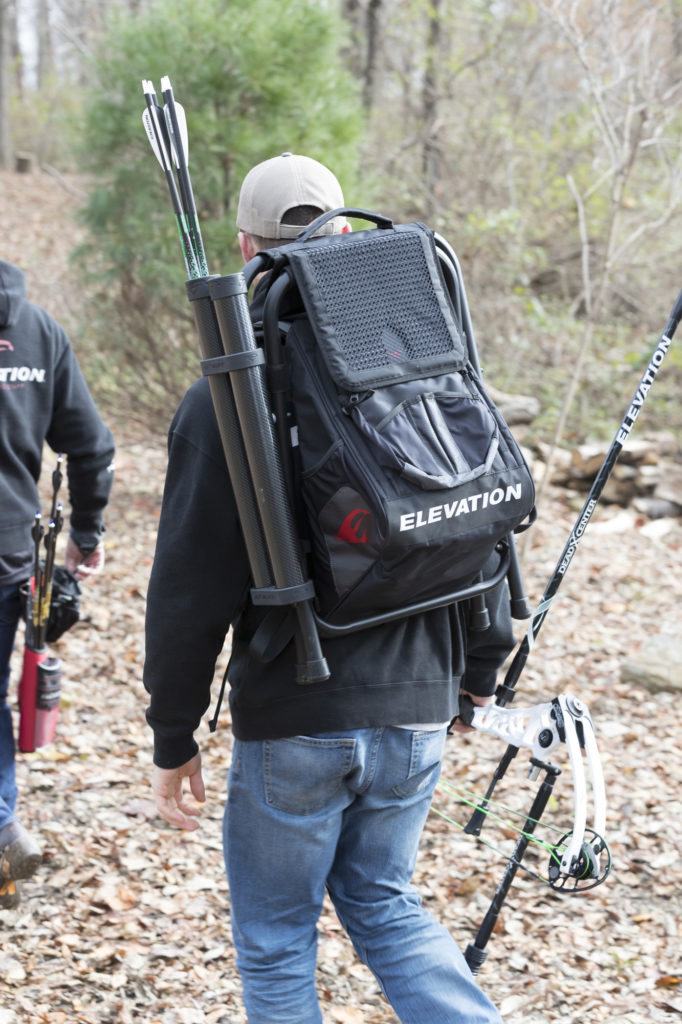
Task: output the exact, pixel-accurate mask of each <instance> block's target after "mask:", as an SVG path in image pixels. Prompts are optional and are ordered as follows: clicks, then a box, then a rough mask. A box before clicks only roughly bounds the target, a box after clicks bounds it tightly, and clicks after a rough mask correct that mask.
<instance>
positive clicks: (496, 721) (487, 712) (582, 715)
mask: <svg viewBox="0 0 682 1024" xmlns="http://www.w3.org/2000/svg"><path fill="white" fill-rule="evenodd" d="M471 708H473V710H472V709H471ZM471 708H466V709H463V712H464V713H463V717H464V718H465V720H467V721H468V722H469V724H471V725H473V727H474V728H475V729H477V730H478V731H479V732H484V733H488V734H489V735H492V736H496V737H498V739H501V740H504V741H505V742H506V743H508V744H509V745H511V746H513V747H516V748H519V749H527V750H530V752H531V769H530V771H529V773H528V774H529V777H531V778H535V777H537V775H538V772H539V768H538V766H537V764H533V763H532V762H533V761H536V762H544V761H546V759H547V757H548V755H549V754H551V753H552V752H553V751H554V750H556V749H557V748H558V747H560V746H561V744H565V745H566V748H567V750H568V756H569V760H570V764H571V773H572V778H573V795H574V812H573V830H572V832H571V833H570V842H569V843H568V845H567V847H566V849H565V851H564V852H563V856H562V858H561V864H560V865H559V868H558V871H559V875H560V876H563V877H564V878H566V879H568V878H576V877H577V875H578V873H579V872H580V873H582V872H583V870H584V864H585V858H586V857H587V859H588V861H589V866H588V870H589V872H590V874H591V875H593V876H595V877H598V876H599V854H600V853H601V851H602V849H603V848H604V847H605V843H604V840H603V838H602V837H603V833H604V827H605V822H606V795H605V789H604V775H603V772H602V768H601V760H600V757H599V749H598V747H597V740H596V737H595V734H594V726H593V723H592V718H591V716H590V713H589V711H588V709H587V707H586V705H585V704H584V703H583V702H582V701H580V700H578V698H577V697H574V696H573V695H572V694H569V693H562V694H559V696H558V697H555V698H554V700H552V701H549V702H547V703H544V704H536V705H534V706H533V707H530V708H510V707H503V706H500V705H497V704H491V705H489V706H488V707H473V705H472V706H471ZM583 749H584V751H585V759H586V761H587V768H588V774H589V780H590V786H591V791H592V800H593V828H592V830H591V831H592V832H593V834H596V836H597V841H596V843H593V842H591V841H587V840H586V826H587V785H586V779H585V769H584V766H583V757H582V753H581V751H582V750H583Z"/></svg>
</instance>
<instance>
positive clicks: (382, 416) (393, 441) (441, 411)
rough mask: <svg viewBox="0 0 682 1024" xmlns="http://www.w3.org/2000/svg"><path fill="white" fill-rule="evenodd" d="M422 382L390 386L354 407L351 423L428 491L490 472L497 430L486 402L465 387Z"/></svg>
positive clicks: (379, 455) (380, 456) (381, 456)
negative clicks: (439, 387)
mask: <svg viewBox="0 0 682 1024" xmlns="http://www.w3.org/2000/svg"><path fill="white" fill-rule="evenodd" d="M420 385H423V382H410V383H409V384H398V385H392V386H391V387H390V388H384V389H382V390H381V392H378V391H377V392H374V394H372V395H371V396H370V397H368V398H367V399H366V400H365V401H363V402H362V403H361V404H358V405H355V406H354V407H353V409H352V417H353V422H354V423H355V425H356V426H357V427H358V429H359V430H360V431H361V432H362V434H363V435H364V437H365V438H366V439H367V441H368V442H369V443H370V445H371V446H372V449H373V451H374V454H375V457H376V459H377V461H379V462H380V463H381V464H382V465H384V466H388V467H390V468H392V469H393V470H394V471H395V472H397V473H399V474H400V475H401V476H402V477H404V478H405V479H407V480H409V481H410V482H411V483H412V484H414V485H415V486H417V487H419V488H421V489H422V490H425V491H435V490H444V489H447V488H452V487H457V486H458V485H460V484H463V483H467V482H468V481H470V480H476V479H477V478H478V477H480V476H484V475H485V474H486V473H488V472H490V469H491V467H492V465H493V462H494V460H495V457H496V455H497V451H498V448H499V432H498V429H497V424H496V422H495V419H494V417H493V416H492V414H491V412H490V410H489V409H488V407H487V406H486V405H485V403H484V402H482V401H481V400H480V399H479V398H477V397H474V396H472V395H471V394H469V393H466V392H464V391H463V390H458V391H440V392H436V391H425V390H422V388H421V387H420ZM392 393H393V394H392ZM392 400H393V401H392Z"/></svg>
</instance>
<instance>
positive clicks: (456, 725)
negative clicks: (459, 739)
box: [451, 690, 495, 732]
mask: <svg viewBox="0 0 682 1024" xmlns="http://www.w3.org/2000/svg"><path fill="white" fill-rule="evenodd" d="M459 695H460V697H468V698H469V700H470V701H471V703H472V704H475V705H476V707H479V708H487V707H488V705H489V704H492V703H493V702H494V700H495V694H494V693H491V694H490V696H489V697H477V696H476V694H475V693H469V691H468V690H460V691H459ZM451 728H452V731H453V732H473V729H474V727H473V725H465V724H464V722H460V720H459V718H456V719H455V720H454V722H453V723H452V726H451Z"/></svg>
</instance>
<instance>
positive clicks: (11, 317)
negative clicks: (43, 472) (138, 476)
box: [0, 260, 114, 584]
mask: <svg viewBox="0 0 682 1024" xmlns="http://www.w3.org/2000/svg"><path fill="white" fill-rule="evenodd" d="M44 442H47V444H48V445H49V446H50V448H52V450H53V451H54V452H59V453H62V454H64V455H65V456H66V470H67V478H68V486H69V500H70V504H71V533H72V535H73V538H74V540H75V541H76V543H77V544H78V546H79V548H80V549H81V550H82V551H87V550H92V548H94V547H95V546H96V544H97V542H98V540H99V537H100V534H101V532H102V510H103V509H104V507H105V506H106V504H107V501H108V498H109V492H110V490H111V485H112V482H113V458H114V440H113V437H112V435H111V432H110V430H109V428H108V427H107V426H106V425H105V424H104V423H103V422H102V419H101V417H100V415H99V413H98V411H97V408H96V406H95V403H94V402H93V400H92V397H91V396H90V393H89V391H88V387H87V384H86V383H85V380H84V378H83V374H82V373H81V370H80V367H79V365H78V362H77V360H76V357H75V355H74V353H73V350H72V348H71V344H70V342H69V339H68V337H67V335H66V334H65V332H64V331H63V330H62V328H61V327H60V326H59V324H57V323H56V322H55V321H54V320H53V319H52V317H51V316H49V314H47V313H46V312H45V311H44V310H43V309H41V308H40V307H39V306H36V305H34V304H33V303H32V302H29V301H28V300H27V298H26V285H25V280H24V274H23V272H22V271H21V270H20V269H19V268H18V267H15V266H13V265H12V264H11V263H5V262H4V261H3V260H0V584H1V583H3V582H10V580H9V579H8V577H7V575H6V573H7V570H6V568H5V573H4V574H3V570H2V567H3V564H4V565H5V567H6V566H7V564H13V565H14V566H16V556H21V555H23V554H26V553H28V552H30V550H31V525H32V522H33V519H34V516H35V513H36V511H37V510H38V508H39V505H40V502H39V498H38V491H37V482H38V479H39V477H40V466H41V460H42V454H43V444H44ZM29 564H30V562H29ZM15 573H16V569H15Z"/></svg>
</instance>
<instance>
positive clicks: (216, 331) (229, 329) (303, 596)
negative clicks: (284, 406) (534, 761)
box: [187, 273, 329, 684]
mask: <svg viewBox="0 0 682 1024" xmlns="http://www.w3.org/2000/svg"><path fill="white" fill-rule="evenodd" d="M187 291H188V294H189V297H190V300H191V301H192V303H193V308H194V311H195V321H196V324H197V328H198V331H199V336H200V341H201V347H202V354H203V356H204V359H203V361H202V372H203V373H204V375H206V376H208V377H209V384H210V388H211V395H212V397H213V402H214V406H215V411H216V418H217V420H218V425H219V429H220V434H221V438H222V442H223V448H224V450H225V457H226V461H227V465H228V471H229V473H230V480H231V482H232V487H233V490H234V492H235V500H236V502H237V508H238V511H239V518H240V521H241V525H242V529H243V531H244V538H245V542H246V547H247V553H248V557H249V564H250V566H251V572H252V575H253V580H254V584H255V586H254V588H253V589H252V591H251V599H252V601H253V603H254V604H261V605H267V606H282V605H291V606H293V609H294V612H295V616H296V626H297V628H296V633H295V637H296V648H297V666H296V673H297V675H296V678H297V682H299V683H301V684H308V683H315V682H318V681H321V680H323V679H328V678H329V669H328V667H327V663H326V660H325V658H324V657H323V655H322V649H321V646H320V641H319V636H318V633H317V628H316V626H315V620H314V615H313V610H312V599H313V597H314V593H315V591H314V587H313V584H312V583H311V582H310V580H308V579H306V578H305V576H304V572H303V567H302V565H303V563H302V554H301V550H300V546H299V541H298V536H297V534H296V530H295V525H294V520H293V515H292V512H291V509H290V506H289V502H288V498H287V493H286V487H285V483H284V477H283V472H282V466H281V460H280V457H279V451H278V446H277V442H276V437H275V434H274V430H273V424H272V410H271V408H270V403H269V400H268V396H267V391H266V387H265V380H264V373H263V364H264V362H265V358H264V355H263V351H262V349H259V348H258V346H257V345H256V339H255V335H254V332H253V327H252V324H251V318H250V315H249V307H248V302H247V285H246V281H245V278H244V276H243V275H242V274H241V273H239V274H228V275H225V276H224V277H220V276H216V277H208V278H201V279H197V280H194V281H188V282H187Z"/></svg>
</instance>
